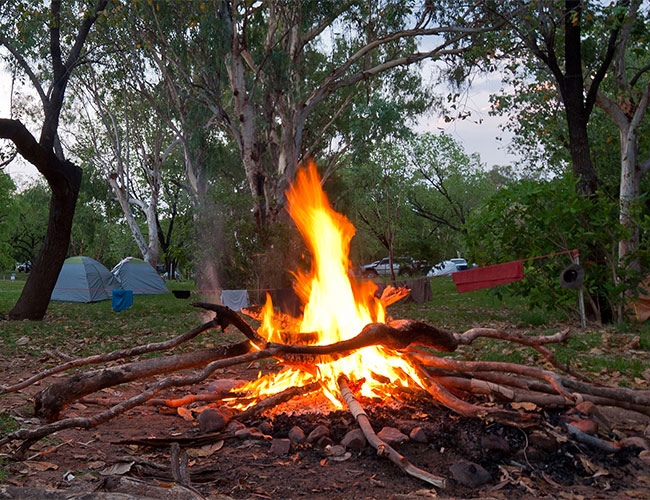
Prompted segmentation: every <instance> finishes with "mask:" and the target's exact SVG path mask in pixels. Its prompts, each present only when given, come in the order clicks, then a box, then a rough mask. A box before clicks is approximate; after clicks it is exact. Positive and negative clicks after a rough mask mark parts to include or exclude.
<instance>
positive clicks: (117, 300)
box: [111, 290, 133, 312]
mask: <svg viewBox="0 0 650 500" xmlns="http://www.w3.org/2000/svg"><path fill="white" fill-rule="evenodd" d="M132 305H133V290H113V294H112V299H111V307H112V308H113V311H115V312H119V311H124V310H125V309H128V308H129V307H131V306H132Z"/></svg>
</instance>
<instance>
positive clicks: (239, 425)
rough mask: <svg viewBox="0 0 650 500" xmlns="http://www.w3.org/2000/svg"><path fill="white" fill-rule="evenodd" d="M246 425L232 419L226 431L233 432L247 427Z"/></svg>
mask: <svg viewBox="0 0 650 500" xmlns="http://www.w3.org/2000/svg"><path fill="white" fill-rule="evenodd" d="M245 428H246V426H245V425H244V424H242V423H241V422H240V421H239V420H231V421H230V422H228V425H226V432H232V433H233V434H234V433H235V432H237V431H239V430H241V429H245Z"/></svg>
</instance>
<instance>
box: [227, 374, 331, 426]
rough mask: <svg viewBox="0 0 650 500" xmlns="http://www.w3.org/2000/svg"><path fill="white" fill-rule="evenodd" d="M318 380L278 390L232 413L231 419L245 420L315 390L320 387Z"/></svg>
mask: <svg viewBox="0 0 650 500" xmlns="http://www.w3.org/2000/svg"><path fill="white" fill-rule="evenodd" d="M320 385H321V384H320V382H312V383H310V384H307V385H303V386H301V387H289V388H288V389H285V390H284V391H282V392H278V393H277V394H273V396H269V397H268V398H266V399H263V400H262V401H260V402H259V403H257V404H256V405H254V406H251V407H250V408H248V409H247V410H244V411H242V412H241V413H237V414H236V415H233V417H232V418H233V420H246V419H248V418H251V417H254V416H256V415H258V414H260V413H262V412H263V411H265V410H269V409H271V408H274V407H276V406H278V405H279V404H282V403H285V402H287V401H289V400H291V399H293V398H295V397H296V396H301V395H303V394H309V393H310V392H313V391H315V390H316V389H318V388H319V387H320Z"/></svg>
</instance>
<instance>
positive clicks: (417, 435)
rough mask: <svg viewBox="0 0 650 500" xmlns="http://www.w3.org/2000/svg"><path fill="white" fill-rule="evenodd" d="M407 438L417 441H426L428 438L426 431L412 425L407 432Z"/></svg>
mask: <svg viewBox="0 0 650 500" xmlns="http://www.w3.org/2000/svg"><path fill="white" fill-rule="evenodd" d="M409 439H410V440H411V441H415V442H417V443H428V442H429V439H428V438H427V433H426V432H424V429H423V428H422V427H413V429H412V430H411V432H410V433H409Z"/></svg>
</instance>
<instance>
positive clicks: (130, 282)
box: [111, 257, 169, 295]
mask: <svg viewBox="0 0 650 500" xmlns="http://www.w3.org/2000/svg"><path fill="white" fill-rule="evenodd" d="M111 272H112V273H113V275H114V276H115V277H116V278H117V279H118V280H119V281H120V283H121V284H122V288H124V289H126V290H133V294H134V295H143V294H150V293H165V292H169V288H167V285H165V280H163V279H162V278H161V277H160V276H159V275H158V273H157V272H156V270H155V269H154V268H153V267H152V266H151V265H150V264H148V263H147V262H145V261H144V260H142V259H137V258H135V257H127V258H126V259H124V260H122V261H121V262H120V263H119V264H118V265H117V266H115V267H114V268H113V270H112V271H111Z"/></svg>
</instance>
